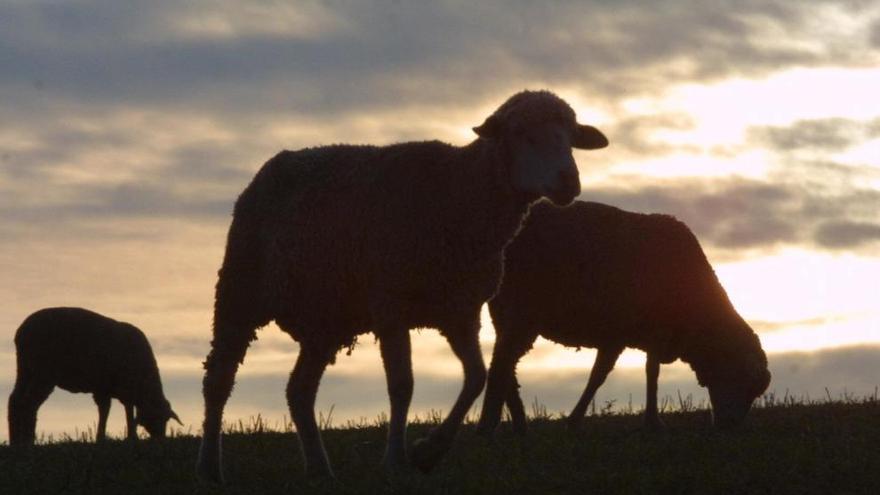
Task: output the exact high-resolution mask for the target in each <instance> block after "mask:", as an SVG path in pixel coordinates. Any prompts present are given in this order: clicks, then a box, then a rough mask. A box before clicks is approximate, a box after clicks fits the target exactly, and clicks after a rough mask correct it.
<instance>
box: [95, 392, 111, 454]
mask: <svg viewBox="0 0 880 495" xmlns="http://www.w3.org/2000/svg"><path fill="white" fill-rule="evenodd" d="M92 399H93V400H94V401H95V404H97V406H98V431H97V432H96V433H95V441H98V442H103V441H104V438H106V435H107V416H108V415H109V414H110V396H109V395H103V394H92Z"/></svg>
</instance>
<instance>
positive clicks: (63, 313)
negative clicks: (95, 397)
mask: <svg viewBox="0 0 880 495" xmlns="http://www.w3.org/2000/svg"><path fill="white" fill-rule="evenodd" d="M15 347H16V353H17V365H18V372H19V373H20V374H21V373H25V374H26V375H28V376H33V377H38V378H39V379H42V380H45V381H50V382H52V383H54V384H55V385H56V386H58V387H61V388H62V389H64V390H68V391H70V392H88V393H96V392H97V393H104V394H109V395H110V396H112V397H116V398H118V399H120V400H121V401H123V402H127V403H131V404H137V405H140V404H141V403H143V402H145V400H147V401H149V400H152V399H153V398H154V396H156V395H157V394H158V396H159V397H161V398H163V399H164V396H162V386H161V382H160V381H159V371H158V367H157V365H156V360H155V358H154V356H153V351H152V348H151V347H150V343H149V342H148V341H147V338H146V336H144V334H143V332H141V331H140V330H139V329H137V328H136V327H134V326H133V325H130V324H128V323H124V322H119V321H116V320H113V319H111V318H108V317H106V316H103V315H100V314H98V313H94V312H92V311H89V310H86V309H82V308H47V309H42V310H39V311H37V312H35V313H33V314H31V315H30V316H28V317H27V318H26V319H25V320H24V322H23V323H22V324H21V326H20V327H19V328H18V330H17V331H16V333H15Z"/></svg>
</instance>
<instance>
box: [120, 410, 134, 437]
mask: <svg viewBox="0 0 880 495" xmlns="http://www.w3.org/2000/svg"><path fill="white" fill-rule="evenodd" d="M122 405H123V406H124V407H125V438H126V439H127V440H137V423H136V422H135V420H134V406H133V405H131V404H122Z"/></svg>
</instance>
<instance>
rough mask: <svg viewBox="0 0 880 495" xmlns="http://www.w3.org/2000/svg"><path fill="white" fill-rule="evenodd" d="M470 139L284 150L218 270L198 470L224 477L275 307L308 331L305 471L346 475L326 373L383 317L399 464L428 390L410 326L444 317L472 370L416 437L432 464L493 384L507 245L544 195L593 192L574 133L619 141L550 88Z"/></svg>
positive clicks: (249, 203)
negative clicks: (483, 314)
mask: <svg viewBox="0 0 880 495" xmlns="http://www.w3.org/2000/svg"><path fill="white" fill-rule="evenodd" d="M473 130H474V132H475V133H476V134H477V136H478V137H477V139H475V140H474V141H473V142H471V143H470V144H468V145H466V146H463V147H456V146H452V145H450V144H446V143H442V142H439V141H428V142H409V143H402V144H394V145H388V146H356V145H333V146H322V147H317V148H307V149H302V150H299V151H282V152H280V153H279V154H277V155H276V156H275V157H274V158H272V159H270V160H269V161H268V162H266V163H265V164H264V165H263V167H262V168H261V169H260V170H259V172H257V174H256V176H255V177H254V179H253V181H252V182H251V183H250V185H248V186H247V188H245V190H244V192H243V193H242V194H241V196H240V197H239V198H238V200H237V202H236V204H235V208H234V212H233V219H232V224H231V226H230V228H229V235H228V240H227V245H226V253H225V256H224V260H223V263H222V267H221V269H220V271H219V277H218V281H217V286H216V294H215V295H216V299H215V308H214V326H213V340H212V341H211V350H210V353H209V354H208V356H207V359H206V361H205V363H204V367H205V377H204V382H203V394H204V400H205V419H204V425H203V437H202V443H201V447H200V451H199V459H198V464H197V472H198V474H199V476H200V477H201V478H202V479H203V480H207V481H215V482H222V474H221V459H220V454H221V445H220V438H221V424H222V413H223V408H224V405H225V403H226V401H227V399H228V397H229V395H230V393H231V390H232V387H233V385H234V381H235V373H236V371H237V369H238V366H239V364H240V363H242V362H243V360H244V356H245V352H246V350H247V347H248V346H249V344H250V342H251V341H253V340H255V339H256V330H257V328H259V327H262V326H264V325H266V324H267V323H269V322H270V321H271V320H274V321H275V322H276V323H277V324H278V326H279V327H280V328H281V329H282V330H283V331H284V332H286V333H288V334H289V335H290V336H291V337H292V338H293V339H294V340H296V341H298V342H299V345H300V352H299V355H298V357H297V360H296V365H295V367H294V369H293V371H292V373H291V376H290V381H289V383H288V386H287V401H288V405H289V407H290V412H291V417H292V419H293V421H294V423H295V425H296V429H297V433H298V438H299V443H300V447H301V449H302V452H303V457H304V461H305V468H306V473H307V475H308V476H310V477H333V472H332V470H331V467H330V463H329V461H328V459H327V454H326V452H325V450H324V446H323V443H322V440H321V437H320V433H319V431H318V427H317V424H316V422H315V415H314V404H315V395H316V393H317V390H318V384H319V381H320V379H321V376H322V374H323V372H324V370H325V368H326V366H327V365H328V364H332V363H333V362H334V360H335V355H336V353H337V352H338V351H339V350H340V349H342V348H346V347H348V348H351V347H353V346H354V343H355V340H356V338H357V336H358V335H359V334H362V333H366V332H368V331H372V332H373V333H374V334H375V336H376V338H377V339H378V342H379V347H380V353H381V357H382V362H383V365H384V369H385V375H386V380H387V386H388V394H389V398H390V403H391V414H390V422H389V428H388V436H387V444H386V449H385V454H384V461H383V462H384V464H385V466H386V467H387V468H389V469H392V470H396V469H402V468H404V467H405V466H406V465H407V453H406V438H405V429H406V418H407V411H408V408H409V405H410V400H411V397H412V391H413V376H412V364H411V353H410V335H409V330H410V329H412V328H419V327H431V328H436V329H438V330H439V331H440V333H441V334H442V335H443V336H444V337H445V338H446V339H447V341H448V342H449V344H450V346H451V348H452V350H453V352H454V353H455V355H456V357H458V359H459V360H460V361H461V363H462V367H463V371H464V383H463V386H462V389H461V392H460V394H459V396H458V399H457V400H456V402H455V405H454V406H453V407H452V409H451V410H450V412H449V415H448V417H447V418H446V420H445V421H443V423H442V424H441V425H439V426H438V427H437V428H436V429H435V430H433V431H432V432H431V433H430V434H429V435H428V436H427V437H426V438H424V439H420V440H419V441H417V442H416V443H415V444H414V445H413V447H412V452H411V461H412V463H413V465H415V466H416V467H418V468H419V469H422V470H429V469H431V467H433V465H434V464H435V463H436V462H437V461H438V460H439V459H440V458H441V457H442V455H443V454H444V453H445V452H446V451H447V450H448V448H449V446H450V444H451V442H452V438H453V436H454V435H455V433H456V431H457V429H458V427H459V425H460V424H461V422H462V419H463V418H464V416H465V414H466V412H467V410H468V408H469V407H470V406H471V404H472V403H473V401H474V400H475V399H476V397H477V396H478V395H479V394H480V392H481V391H482V389H483V386H484V381H485V376H486V368H485V365H484V364H483V360H482V355H481V352H480V347H479V341H478V333H479V314H480V308H481V306H482V304H483V303H484V302H485V301H487V300H488V299H489V298H490V297H491V296H492V295H493V294H494V293H495V291H496V289H497V287H498V284H499V281H500V279H501V271H502V258H501V254H502V250H503V248H504V245H505V244H506V243H507V242H508V241H509V239H510V238H511V237H513V235H514V234H515V233H516V231H517V230H518V229H519V226H520V224H521V221H522V218H523V216H524V215H525V214H526V212H527V211H528V208H529V206H530V205H531V204H532V203H533V202H535V201H537V200H538V199H540V198H542V197H548V198H550V199H551V200H552V201H553V202H555V203H557V204H567V203H570V202H571V201H572V200H573V199H574V197H575V196H576V195H577V194H579V192H580V182H579V178H578V172H577V167H576V164H575V161H574V158H573V156H572V150H571V149H572V147H574V148H583V149H596V148H602V147H604V146H606V145H607V144H608V141H607V139H606V138H605V136H604V135H603V134H602V133H601V132H600V131H599V130H598V129H596V128H594V127H591V126H587V125H581V124H578V123H577V121H576V120H575V114H574V111H573V110H572V109H571V108H570V107H569V106H568V104H567V103H565V101H563V100H562V99H561V98H559V97H557V96H556V95H554V94H553V93H551V92H549V91H523V92H520V93H517V94H516V95H514V96H512V97H511V98H510V99H508V100H507V101H506V102H505V103H504V104H502V105H501V106H500V107H499V108H498V109H497V111H496V112H494V113H493V114H492V115H491V116H489V117H488V118H487V119H486V120H485V122H484V123H483V124H482V125H480V126H478V127H475V128H474V129H473Z"/></svg>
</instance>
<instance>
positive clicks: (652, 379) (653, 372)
mask: <svg viewBox="0 0 880 495" xmlns="http://www.w3.org/2000/svg"><path fill="white" fill-rule="evenodd" d="M645 376H646V378H647V382H648V387H647V388H648V390H647V396H646V397H645V426H646V427H647V428H648V429H649V430H660V429H663V428H664V426H665V425H664V424H663V421H661V420H660V414H659V412H658V411H657V381H658V379H659V377H660V360H659V359H657V357H656V356H654V355H653V354H651V353H648V360H647V362H646V363H645Z"/></svg>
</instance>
